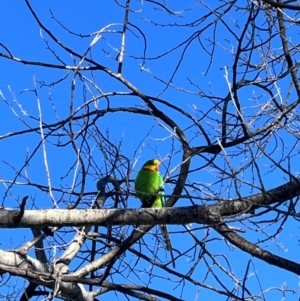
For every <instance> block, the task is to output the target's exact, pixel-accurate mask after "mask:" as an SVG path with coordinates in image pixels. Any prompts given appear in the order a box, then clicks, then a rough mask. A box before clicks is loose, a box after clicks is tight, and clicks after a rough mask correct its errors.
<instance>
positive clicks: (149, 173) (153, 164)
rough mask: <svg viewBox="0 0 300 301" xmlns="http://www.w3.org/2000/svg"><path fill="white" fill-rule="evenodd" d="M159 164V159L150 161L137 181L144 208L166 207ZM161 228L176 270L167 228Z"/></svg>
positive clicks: (137, 190)
mask: <svg viewBox="0 0 300 301" xmlns="http://www.w3.org/2000/svg"><path fill="white" fill-rule="evenodd" d="M159 164H160V162H159V161H158V160H157V159H152V160H148V161H147V162H146V163H145V164H144V165H143V167H142V169H141V170H140V171H139V173H138V175H137V177H136V179H135V191H136V194H137V195H138V197H139V198H140V200H141V201H142V207H143V208H150V207H157V208H162V207H165V206H166V201H165V189H164V179H163V177H162V176H161V174H160V173H159V171H158V168H159ZM159 226H160V230H161V233H162V235H163V238H164V242H165V245H166V249H167V250H168V251H169V252H170V255H171V259H172V265H173V267H174V268H175V260H174V256H173V252H172V245H171V241H170V237H169V233H168V229H167V226H166V225H159Z"/></svg>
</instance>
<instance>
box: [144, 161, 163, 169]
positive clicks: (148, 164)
mask: <svg viewBox="0 0 300 301" xmlns="http://www.w3.org/2000/svg"><path fill="white" fill-rule="evenodd" d="M159 164H160V162H159V161H158V160H157V159H152V160H148V161H147V162H146V163H145V164H144V165H143V168H142V169H143V170H150V171H158V168H159Z"/></svg>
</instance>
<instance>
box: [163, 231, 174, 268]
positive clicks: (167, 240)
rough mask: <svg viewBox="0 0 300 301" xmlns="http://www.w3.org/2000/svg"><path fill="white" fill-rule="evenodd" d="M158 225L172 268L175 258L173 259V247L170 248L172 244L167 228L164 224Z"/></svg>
mask: <svg viewBox="0 0 300 301" xmlns="http://www.w3.org/2000/svg"><path fill="white" fill-rule="evenodd" d="M159 227H160V231H161V233H162V235H163V238H164V243H165V245H166V249H167V250H168V251H169V252H170V255H171V259H172V265H173V268H174V269H175V260H174V255H173V249H172V244H171V240H170V236H169V232H168V228H167V226H166V225H159Z"/></svg>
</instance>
